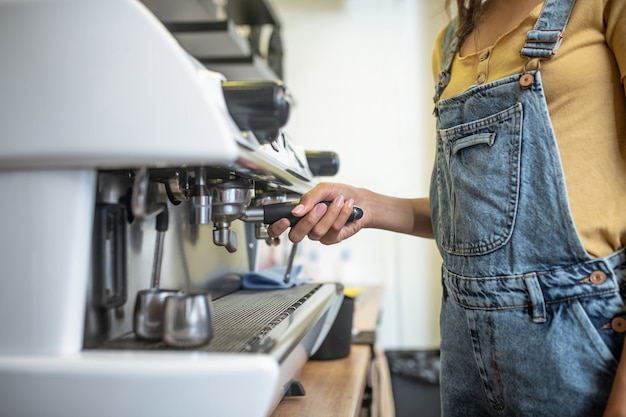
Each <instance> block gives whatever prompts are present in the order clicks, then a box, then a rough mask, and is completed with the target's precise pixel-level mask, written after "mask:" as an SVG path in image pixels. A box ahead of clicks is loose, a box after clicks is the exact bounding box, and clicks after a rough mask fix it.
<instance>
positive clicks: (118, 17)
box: [0, 0, 342, 417]
mask: <svg viewBox="0 0 626 417" xmlns="http://www.w3.org/2000/svg"><path fill="white" fill-rule="evenodd" d="M0 39H1V40H0V53H2V56H3V59H2V61H3V64H2V66H1V67H0V138H2V140H1V141H0V193H2V195H4V196H5V199H4V202H3V203H2V212H1V215H0V228H1V230H2V231H3V233H2V236H0V264H1V265H2V266H3V270H2V273H1V274H0V281H1V284H2V288H3V289H2V291H0V334H1V335H2V336H1V337H0V404H1V406H0V415H1V416H5V415H7V416H20V415H24V416H26V415H28V416H58V415H64V416H85V415H90V416H105V415H106V416H109V415H116V416H126V415H129V416H130V415H151V416H165V415H168V416H169V415H183V414H184V415H187V416H207V415H211V416H245V417H254V416H259V417H264V416H266V415H268V414H269V413H271V411H272V410H273V408H274V407H275V406H276V404H277V403H278V401H280V399H281V398H282V397H283V395H284V394H285V392H287V390H288V389H289V386H290V384H291V382H292V380H293V378H294V376H295V374H296V373H297V371H298V369H299V368H300V367H301V366H302V365H303V364H304V362H305V361H306V360H307V359H308V358H309V357H310V356H311V355H312V354H313V353H314V352H315V350H316V349H317V347H319V345H320V344H321V342H322V341H323V339H324V337H325V335H326V333H327V332H328V330H329V328H330V326H331V325H332V322H333V320H334V318H335V315H336V314H337V311H338V309H339V306H340V304H341V299H342V288H341V286H340V285H338V284H334V283H308V284H304V285H298V286H294V287H292V288H287V289H276V290H254V289H246V288H244V286H243V285H242V276H244V275H246V274H247V273H250V272H254V271H257V270H258V269H259V260H260V257H261V256H262V255H260V253H263V252H266V250H265V248H268V247H269V248H283V249H284V250H283V252H285V253H287V252H289V253H290V254H293V253H295V248H293V247H291V248H290V250H289V249H288V248H289V247H288V246H285V245H288V244H287V243H286V242H283V243H281V244H280V246H275V245H276V244H278V243H279V242H278V241H277V240H275V239H270V238H269V237H268V236H267V232H266V226H267V225H265V224H264V222H263V215H262V213H263V210H264V207H265V206H266V205H268V204H276V203H281V202H286V201H290V200H294V199H297V198H298V196H299V195H301V194H302V193H304V192H306V191H307V190H308V189H310V188H311V187H312V186H313V185H314V184H315V181H316V180H315V177H316V175H315V173H314V172H313V171H312V170H311V166H310V164H309V163H308V161H309V159H308V157H311V155H309V156H308V157H307V153H306V152H305V151H302V150H301V149H299V148H298V147H297V146H295V145H294V144H292V143H291V141H290V140H288V138H286V136H285V135H284V134H283V132H282V130H281V126H282V125H284V124H285V123H286V119H287V117H286V116H287V115H288V101H289V100H288V97H287V92H286V89H285V88H284V86H282V85H281V84H280V83H273V84H271V83H270V84H267V83H265V84H264V83H260V84H255V83H252V84H250V83H243V82H240V83H238V82H233V81H230V80H226V79H225V77H224V76H222V75H221V74H218V73H215V72H211V71H209V70H207V69H206V68H204V67H203V66H202V65H200V64H199V63H198V62H197V61H195V60H194V59H193V58H192V57H191V56H190V55H189V54H188V53H187V52H186V51H185V50H184V49H182V48H181V46H180V45H179V43H178V42H176V40H175V39H174V38H173V37H172V36H171V34H170V33H169V32H168V31H167V29H165V27H164V26H163V24H162V23H161V22H160V21H159V20H158V19H157V18H156V17H155V16H154V15H153V14H152V13H151V12H150V11H149V10H148V9H147V8H145V7H144V6H143V5H142V4H141V3H139V2H137V1H134V0H90V1H72V0H54V1H50V0H31V1H8V2H0ZM257 89H260V91H262V92H263V93H264V94H265V93H267V92H270V93H271V94H270V95H272V94H273V97H274V98H273V100H274V101H272V103H274V104H275V105H276V107H277V108H276V109H274V108H272V109H271V110H272V112H274V113H276V114H277V116H276V117H275V118H274V121H273V123H274V124H272V122H270V123H269V124H268V123H265V124H261V125H257V124H255V123H257V121H258V118H253V117H246V116H249V115H250V114H254V111H255V110H256V109H255V108H254V105H253V106H248V107H249V109H246V108H245V107H246V106H245V104H246V101H248V100H249V97H250V96H246V93H248V94H252V95H254V96H255V97H256V96H258V95H259V92H258V91H256V90H257ZM247 97H248V98H247ZM242 106H243V107H244V108H242ZM272 112H270V113H272ZM331 159H332V158H331ZM259 213H261V214H259ZM165 214H167V216H165V218H166V219H167V221H166V222H165V224H166V227H163V222H161V221H160V219H162V218H164V215H165ZM268 245H269V246H268ZM259 248H264V249H263V250H261V251H260V250H259ZM289 260H290V261H291V262H293V256H290V257H289ZM289 260H286V261H287V262H288V261H289ZM291 266H292V265H291V264H286V265H285V268H286V270H287V271H288V270H289V269H290V268H291ZM157 289H158V290H168V291H171V292H172V295H171V298H172V300H174V298H175V297H174V294H178V295H180V294H185V295H196V294H204V295H206V296H207V297H208V298H209V301H210V309H209V310H208V312H209V313H210V314H209V316H210V317H209V318H210V319H211V323H210V326H211V330H212V331H211V333H210V334H209V336H208V337H209V338H210V341H208V342H207V341H206V339H205V340H204V341H203V342H200V343H195V344H194V345H191V344H188V345H184V344H182V342H181V344H180V345H176V344H175V342H174V341H173V340H175V339H174V338H173V337H172V338H166V339H164V338H159V337H157V340H147V339H145V338H144V339H142V338H140V337H138V330H137V327H136V326H137V317H143V316H140V315H138V313H137V309H138V307H137V306H138V300H139V299H140V297H139V294H141V293H142V291H143V292H145V291H146V290H157ZM166 300H167V298H166ZM166 304H167V301H166ZM173 334H174V333H172V335H173Z"/></svg>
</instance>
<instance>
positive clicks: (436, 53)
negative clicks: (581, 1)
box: [432, 0, 623, 83]
mask: <svg viewBox="0 0 626 417" xmlns="http://www.w3.org/2000/svg"><path fill="white" fill-rule="evenodd" d="M620 1H623V0H620ZM445 31H446V29H445V27H444V28H443V29H442V30H440V31H439V33H438V34H437V37H436V38H435V43H434V47H433V53H432V72H433V80H434V81H435V83H437V81H438V80H439V71H440V70H441V60H442V55H443V34H444V33H445Z"/></svg>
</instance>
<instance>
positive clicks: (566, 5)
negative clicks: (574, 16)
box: [520, 0, 576, 59]
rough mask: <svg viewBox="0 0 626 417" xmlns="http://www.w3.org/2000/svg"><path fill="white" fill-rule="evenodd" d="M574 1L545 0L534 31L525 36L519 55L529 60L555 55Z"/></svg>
mask: <svg viewBox="0 0 626 417" xmlns="http://www.w3.org/2000/svg"><path fill="white" fill-rule="evenodd" d="M575 2H576V0H546V2H545V4H544V6H543V9H542V10H541V14H540V15H539V18H538V19H537V23H536V24H535V27H534V29H532V30H530V31H528V33H527V34H526V44H525V45H524V47H523V48H522V50H521V51H520V55H521V56H523V57H526V58H529V59H532V58H552V57H553V56H554V55H556V52H557V50H558V49H559V46H560V45H561V41H562V39H563V32H564V31H565V27H566V26H567V22H568V21H569V17H570V14H571V13H572V8H573V7H574V3H575Z"/></svg>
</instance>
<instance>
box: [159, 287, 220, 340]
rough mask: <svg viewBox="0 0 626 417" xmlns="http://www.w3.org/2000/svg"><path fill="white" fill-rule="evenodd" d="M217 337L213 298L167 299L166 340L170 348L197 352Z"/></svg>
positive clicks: (178, 296) (187, 296)
mask: <svg viewBox="0 0 626 417" xmlns="http://www.w3.org/2000/svg"><path fill="white" fill-rule="evenodd" d="M212 336H213V313H212V307H211V296H210V295H209V294H188V293H182V292H181V293H178V294H175V295H172V296H169V297H167V298H166V299H165V306H164V308H163V340H164V341H165V343H166V344H167V345H169V346H173V347H179V348H194V347H199V346H202V345H205V344H207V343H208V342H209V340H211V337H212Z"/></svg>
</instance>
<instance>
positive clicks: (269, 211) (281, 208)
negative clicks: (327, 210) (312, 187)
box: [263, 201, 363, 226]
mask: <svg viewBox="0 0 626 417" xmlns="http://www.w3.org/2000/svg"><path fill="white" fill-rule="evenodd" d="M322 203H324V204H326V205H327V206H329V205H330V201H322ZM298 204H299V203H298V202H297V201H290V202H287V203H276V204H267V205H265V206H263V223H265V224H272V223H274V222H276V221H278V220H279V219H283V218H285V219H289V223H291V226H293V225H295V224H296V223H298V221H300V219H301V218H302V217H296V216H294V215H293V214H291V210H293V208H294V207H295V206H296V205H298ZM361 217H363V209H361V208H360V207H357V206H354V207H352V214H351V215H350V217H348V221H346V223H350V222H353V221H356V220H359V219H360V218H361Z"/></svg>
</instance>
